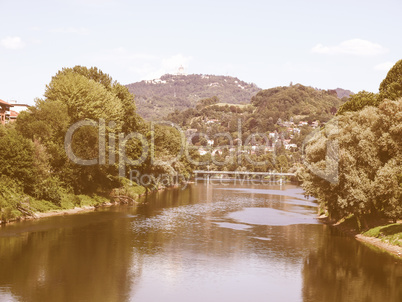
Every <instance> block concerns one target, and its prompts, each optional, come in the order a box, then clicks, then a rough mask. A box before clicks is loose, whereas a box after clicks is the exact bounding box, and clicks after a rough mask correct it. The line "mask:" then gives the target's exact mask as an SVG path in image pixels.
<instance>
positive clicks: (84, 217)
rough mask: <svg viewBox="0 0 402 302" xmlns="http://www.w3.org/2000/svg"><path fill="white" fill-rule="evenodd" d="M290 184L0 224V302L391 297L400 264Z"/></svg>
mask: <svg viewBox="0 0 402 302" xmlns="http://www.w3.org/2000/svg"><path fill="white" fill-rule="evenodd" d="M316 212H317V205H316V204H315V202H314V200H311V199H310V200H307V199H305V198H304V197H303V191H302V190H301V189H300V188H299V187H297V186H294V185H284V186H275V185H237V186H233V185H213V184H210V185H205V184H193V185H190V186H188V187H187V188H186V189H184V190H182V189H180V188H179V189H168V190H165V191H161V192H158V193H155V194H151V195H149V196H147V197H144V204H141V205H137V206H114V207H110V208H101V209H98V210H97V211H95V212H90V213H83V214H76V215H66V216H56V217H48V218H43V219H40V220H34V221H33V220H32V221H24V222H20V223H14V224H10V225H7V226H6V227H2V228H0V301H1V302H3V301H7V302H8V301H11V302H13V301H34V302H36V301H38V302H39V301H40V302H47V301H52V302H53V301H55V302H58V301H68V302H75V301H94V302H102V301H108V302H113V301H116V302H117V301H119V302H120V301H135V302H146V301H147V302H148V301H149V302H157V301H163V302H181V301H183V302H184V301H185V302H187V301H188V302H201V301H202V302H207V301H208V302H214V301H216V302H218V301H219V302H240V301H241V302H244V301H253V302H259V301H275V302H276V301H286V302H289V301H305V302H307V301H308V302H310V301H311V302H315V301H317V302H323V301H325V302H331V301H336V302H342V301H376V302H378V301H402V263H401V261H399V260H396V259H395V258H393V257H392V256H389V255H388V254H386V253H384V252H381V251H378V250H374V249H372V248H369V247H367V246H365V245H364V244H362V243H360V242H357V241H355V240H354V239H352V238H349V237H347V236H344V235H342V234H341V233H339V232H338V231H337V230H335V229H333V228H332V227H329V226H327V225H324V224H321V223H320V222H319V221H318V220H317V219H316Z"/></svg>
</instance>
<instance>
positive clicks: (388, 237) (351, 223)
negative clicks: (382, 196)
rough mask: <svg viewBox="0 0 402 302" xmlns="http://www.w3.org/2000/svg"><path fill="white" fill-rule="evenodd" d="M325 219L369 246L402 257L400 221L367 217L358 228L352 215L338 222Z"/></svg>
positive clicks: (401, 225)
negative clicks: (394, 221)
mask: <svg viewBox="0 0 402 302" xmlns="http://www.w3.org/2000/svg"><path fill="white" fill-rule="evenodd" d="M325 221H326V222H327V223H329V224H332V225H333V226H334V227H336V228H338V229H339V230H341V231H342V232H343V233H346V234H348V235H350V236H353V237H354V238H356V239H357V240H359V241H361V242H363V243H366V244H368V245H369V246H374V247H376V248H379V249H381V250H383V251H386V252H388V253H390V254H392V255H394V256H396V257H398V258H400V259H402V221H398V222H397V223H393V222H392V221H391V220H389V219H386V218H378V217H368V218H367V219H365V221H364V225H363V226H361V227H360V228H359V223H358V222H357V220H356V218H355V217H354V216H353V215H352V216H350V217H348V218H347V219H342V220H341V221H338V222H334V221H329V220H328V219H325Z"/></svg>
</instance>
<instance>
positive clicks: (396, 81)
mask: <svg viewBox="0 0 402 302" xmlns="http://www.w3.org/2000/svg"><path fill="white" fill-rule="evenodd" d="M400 97H402V60H399V61H398V62H396V63H395V65H394V66H393V67H392V68H391V69H390V70H389V71H388V74H387V76H386V77H385V79H384V80H383V81H382V82H381V84H380V98H381V99H382V100H383V99H385V98H387V99H390V100H397V99H398V98H400Z"/></svg>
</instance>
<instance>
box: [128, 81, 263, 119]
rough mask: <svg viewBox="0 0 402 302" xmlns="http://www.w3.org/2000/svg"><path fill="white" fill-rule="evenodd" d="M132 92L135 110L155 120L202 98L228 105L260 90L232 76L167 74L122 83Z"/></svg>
mask: <svg viewBox="0 0 402 302" xmlns="http://www.w3.org/2000/svg"><path fill="white" fill-rule="evenodd" d="M126 87H127V88H128V90H129V91H130V92H131V93H133V94H134V95H135V101H136V104H137V112H138V113H139V114H140V115H141V116H142V117H143V118H145V119H148V120H158V119H161V118H163V117H165V116H166V115H168V114H169V113H171V112H174V111H175V110H178V111H183V110H185V109H188V108H194V107H195V105H196V103H197V102H198V101H199V100H201V99H204V98H209V97H213V96H217V97H218V98H219V99H220V101H221V102H223V103H230V104H240V103H249V102H250V99H251V97H252V96H254V95H255V94H256V93H257V92H258V91H260V90H261V89H260V88H258V87H257V86H256V85H255V84H250V83H246V82H244V81H241V80H239V79H238V78H235V77H230V76H216V75H200V74H191V75H170V74H166V75H164V76H162V77H161V78H160V79H156V80H150V81H141V82H137V83H132V84H128V85H126Z"/></svg>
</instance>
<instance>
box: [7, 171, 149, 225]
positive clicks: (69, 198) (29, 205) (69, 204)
mask: <svg viewBox="0 0 402 302" xmlns="http://www.w3.org/2000/svg"><path fill="white" fill-rule="evenodd" d="M8 191H9V192H8V193H9V194H4V193H5V192H2V194H0V225H1V224H6V223H9V222H13V221H18V220H24V219H35V218H40V217H48V216H54V215H63V214H69V213H72V214H73V213H78V212H81V211H89V210H93V209H95V208H97V207H101V206H108V205H112V204H131V203H135V202H137V200H138V198H139V196H141V195H143V194H145V192H146V189H145V188H144V187H142V186H139V185H137V184H135V183H131V182H130V181H129V180H126V179H124V180H122V186H121V187H119V188H116V189H114V190H112V191H111V192H108V193H107V194H106V193H104V192H103V193H100V194H92V195H84V194H80V195H77V194H73V193H67V192H65V191H63V190H61V191H62V192H61V193H60V194H59V197H60V198H59V199H58V200H57V202H52V201H49V200H43V199H37V198H35V197H33V196H30V195H27V194H24V193H22V192H21V191H19V190H10V188H9V190H8Z"/></svg>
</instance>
